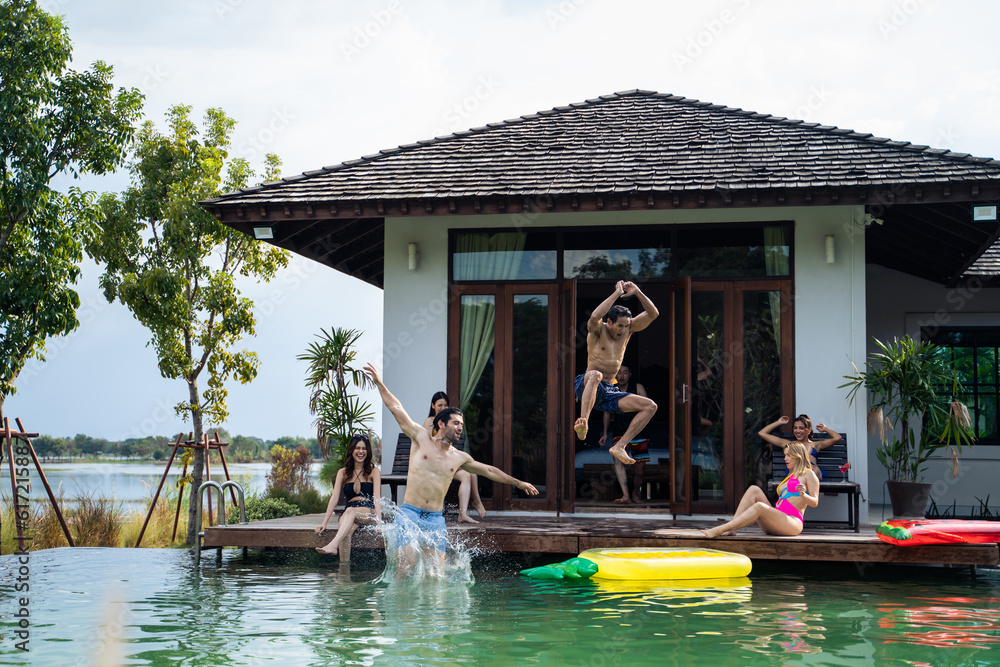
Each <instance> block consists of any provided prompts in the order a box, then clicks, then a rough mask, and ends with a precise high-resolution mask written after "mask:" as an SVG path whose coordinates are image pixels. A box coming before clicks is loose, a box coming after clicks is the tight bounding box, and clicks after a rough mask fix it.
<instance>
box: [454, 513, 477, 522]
mask: <svg viewBox="0 0 1000 667" xmlns="http://www.w3.org/2000/svg"><path fill="white" fill-rule="evenodd" d="M458 522H459V523H479V522H478V521H476V520H475V519H473V518H472V517H471V516H469V515H468V514H459V515H458Z"/></svg>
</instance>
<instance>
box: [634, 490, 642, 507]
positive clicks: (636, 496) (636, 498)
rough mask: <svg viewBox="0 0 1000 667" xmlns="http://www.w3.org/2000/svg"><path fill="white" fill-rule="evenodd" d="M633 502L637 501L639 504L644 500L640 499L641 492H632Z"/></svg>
mask: <svg viewBox="0 0 1000 667" xmlns="http://www.w3.org/2000/svg"><path fill="white" fill-rule="evenodd" d="M632 502H633V503H635V504H636V505H638V504H639V503H641V502H642V500H640V499H639V494H638V493H633V494H632Z"/></svg>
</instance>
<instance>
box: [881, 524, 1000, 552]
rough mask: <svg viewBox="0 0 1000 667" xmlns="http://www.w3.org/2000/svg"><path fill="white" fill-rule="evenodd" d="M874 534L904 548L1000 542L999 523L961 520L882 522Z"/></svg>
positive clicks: (884, 540)
mask: <svg viewBox="0 0 1000 667" xmlns="http://www.w3.org/2000/svg"><path fill="white" fill-rule="evenodd" d="M875 533H876V534H877V535H878V536H879V539H881V540H882V541H883V542H888V543H889V544H897V545H899V546H903V547H909V546H919V545H922V544H961V543H965V544H988V543H990V542H1000V521H963V520H962V519H915V520H913V521H909V520H904V519H896V520H893V521H883V522H882V524H881V525H879V527H878V528H876V529H875Z"/></svg>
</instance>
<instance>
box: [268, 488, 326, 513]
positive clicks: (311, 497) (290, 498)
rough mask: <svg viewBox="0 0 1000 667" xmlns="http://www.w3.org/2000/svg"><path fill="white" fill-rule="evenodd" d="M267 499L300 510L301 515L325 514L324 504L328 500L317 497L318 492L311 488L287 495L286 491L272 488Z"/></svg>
mask: <svg viewBox="0 0 1000 667" xmlns="http://www.w3.org/2000/svg"><path fill="white" fill-rule="evenodd" d="M267 497H268V498H278V499H281V500H284V501H285V502H287V503H290V504H292V505H295V506H296V507H298V508H299V509H300V510H301V512H302V514H317V513H322V512H325V511H326V503H327V501H328V500H329V499H330V497H329V496H327V497H326V499H324V498H323V497H322V496H320V495H319V491H317V490H316V489H315V488H313V487H311V486H310V487H308V488H306V489H303V490H302V491H300V492H299V493H288V492H287V491H282V490H280V489H274V488H272V489H269V490H268V492H267Z"/></svg>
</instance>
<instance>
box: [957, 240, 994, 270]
mask: <svg viewBox="0 0 1000 667" xmlns="http://www.w3.org/2000/svg"><path fill="white" fill-rule="evenodd" d="M965 275H967V276H1000V241H998V242H997V243H995V244H993V246H991V247H990V248H988V249H987V250H986V252H984V253H983V254H982V255H980V257H979V259H977V260H976V261H975V263H974V264H973V265H972V266H970V267H969V268H968V269H966V271H965Z"/></svg>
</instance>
